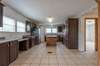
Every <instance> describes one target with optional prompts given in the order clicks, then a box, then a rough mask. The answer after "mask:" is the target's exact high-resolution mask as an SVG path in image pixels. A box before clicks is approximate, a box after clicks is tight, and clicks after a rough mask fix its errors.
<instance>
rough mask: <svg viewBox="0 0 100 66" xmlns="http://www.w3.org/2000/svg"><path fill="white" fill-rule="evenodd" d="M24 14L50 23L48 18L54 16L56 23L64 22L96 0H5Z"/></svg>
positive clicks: (90, 5)
mask: <svg viewBox="0 0 100 66" xmlns="http://www.w3.org/2000/svg"><path fill="white" fill-rule="evenodd" d="M4 2H5V3H7V4H9V5H10V6H11V7H12V8H14V9H16V10H17V11H19V12H20V13H22V14H23V15H25V16H27V17H29V18H31V19H34V20H37V21H40V23H48V22H47V20H46V18H47V17H48V16H52V17H54V18H55V20H54V23H64V22H65V20H66V19H67V17H69V16H73V15H77V14H80V13H81V12H82V11H86V10H87V9H89V8H91V7H92V6H95V4H96V3H95V1H94V0H4Z"/></svg>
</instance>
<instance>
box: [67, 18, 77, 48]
mask: <svg viewBox="0 0 100 66" xmlns="http://www.w3.org/2000/svg"><path fill="white" fill-rule="evenodd" d="M68 48H70V49H78V19H74V18H72V19H69V20H68Z"/></svg>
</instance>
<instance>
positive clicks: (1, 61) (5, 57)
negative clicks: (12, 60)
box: [0, 42, 9, 66]
mask: <svg viewBox="0 0 100 66" xmlns="http://www.w3.org/2000/svg"><path fill="white" fill-rule="evenodd" d="M8 64H9V42H7V43H3V44H0V66H8Z"/></svg>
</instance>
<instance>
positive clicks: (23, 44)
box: [18, 38, 29, 51]
mask: <svg viewBox="0 0 100 66" xmlns="http://www.w3.org/2000/svg"><path fill="white" fill-rule="evenodd" d="M18 43H19V50H21V51H23V50H28V49H29V38H24V39H19V40H18Z"/></svg>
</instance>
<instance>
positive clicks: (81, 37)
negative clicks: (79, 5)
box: [78, 8, 98, 51]
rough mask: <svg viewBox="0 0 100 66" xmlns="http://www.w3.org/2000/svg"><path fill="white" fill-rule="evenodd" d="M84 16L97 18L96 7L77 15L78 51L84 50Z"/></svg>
mask: <svg viewBox="0 0 100 66" xmlns="http://www.w3.org/2000/svg"><path fill="white" fill-rule="evenodd" d="M85 18H98V10H97V8H94V9H93V10H91V11H89V12H87V13H84V14H83V15H81V16H79V40H78V44H79V51H85V29H84V28H85V26H84V25H85V23H84V22H85V21H84V20H85Z"/></svg>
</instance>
